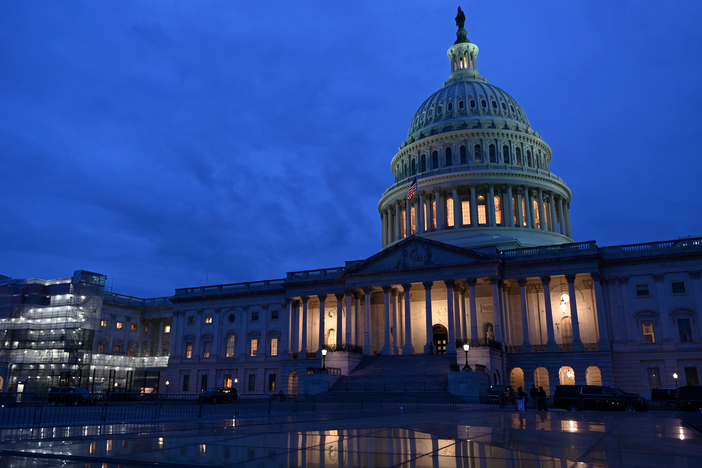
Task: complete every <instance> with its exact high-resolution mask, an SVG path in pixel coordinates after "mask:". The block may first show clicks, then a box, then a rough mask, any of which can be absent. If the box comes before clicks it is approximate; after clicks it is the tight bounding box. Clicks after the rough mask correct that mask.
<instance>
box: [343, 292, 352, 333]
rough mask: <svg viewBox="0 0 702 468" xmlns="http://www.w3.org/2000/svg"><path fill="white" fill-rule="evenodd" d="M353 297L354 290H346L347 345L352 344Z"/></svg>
mask: <svg viewBox="0 0 702 468" xmlns="http://www.w3.org/2000/svg"><path fill="white" fill-rule="evenodd" d="M352 297H353V291H352V290H351V289H347V290H346V342H345V343H344V344H345V345H350V344H351V330H352V329H351V317H352V315H351V314H352V313H353V312H352V308H351V299H352Z"/></svg>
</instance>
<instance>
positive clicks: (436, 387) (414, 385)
mask: <svg viewBox="0 0 702 468" xmlns="http://www.w3.org/2000/svg"><path fill="white" fill-rule="evenodd" d="M451 364H456V355H455V354H454V355H449V354H413V355H407V356H365V357H364V358H363V360H361V362H359V363H358V365H357V366H356V368H355V369H354V370H353V371H351V373H350V374H349V375H347V376H341V377H340V378H339V379H338V380H337V381H336V382H335V383H334V385H333V386H332V387H331V389H330V390H329V391H330V392H440V393H443V392H446V389H447V384H448V373H449V366H450V365H451Z"/></svg>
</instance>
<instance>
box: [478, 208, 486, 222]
mask: <svg viewBox="0 0 702 468" xmlns="http://www.w3.org/2000/svg"><path fill="white" fill-rule="evenodd" d="M478 224H487V211H486V209H485V205H478Z"/></svg>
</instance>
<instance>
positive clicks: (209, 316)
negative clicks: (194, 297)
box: [205, 315, 212, 324]
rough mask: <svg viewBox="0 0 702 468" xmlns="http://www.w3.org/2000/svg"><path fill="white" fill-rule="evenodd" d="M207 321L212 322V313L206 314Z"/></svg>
mask: <svg viewBox="0 0 702 468" xmlns="http://www.w3.org/2000/svg"><path fill="white" fill-rule="evenodd" d="M205 323H208V324H209V323H212V316H211V315H205Z"/></svg>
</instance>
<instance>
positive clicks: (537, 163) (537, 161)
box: [534, 153, 541, 169]
mask: <svg viewBox="0 0 702 468" xmlns="http://www.w3.org/2000/svg"><path fill="white" fill-rule="evenodd" d="M534 159H536V168H537V169H541V154H539V153H535V154H534Z"/></svg>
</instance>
